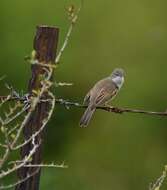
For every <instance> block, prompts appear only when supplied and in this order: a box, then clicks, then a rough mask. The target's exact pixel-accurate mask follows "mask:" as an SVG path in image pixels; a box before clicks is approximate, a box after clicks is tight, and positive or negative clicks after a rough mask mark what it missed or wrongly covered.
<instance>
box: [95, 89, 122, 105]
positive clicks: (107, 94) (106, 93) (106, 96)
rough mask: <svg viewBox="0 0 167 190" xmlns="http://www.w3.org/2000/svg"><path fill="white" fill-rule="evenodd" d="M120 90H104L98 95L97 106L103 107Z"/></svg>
mask: <svg viewBox="0 0 167 190" xmlns="http://www.w3.org/2000/svg"><path fill="white" fill-rule="evenodd" d="M117 91H118V89H117V88H112V89H108V88H105V87H104V88H102V89H101V91H100V92H99V93H98V94H97V96H96V98H95V104H96V105H103V104H104V103H106V102H107V101H109V100H110V99H111V98H112V97H114V96H115V95H116V94H117Z"/></svg>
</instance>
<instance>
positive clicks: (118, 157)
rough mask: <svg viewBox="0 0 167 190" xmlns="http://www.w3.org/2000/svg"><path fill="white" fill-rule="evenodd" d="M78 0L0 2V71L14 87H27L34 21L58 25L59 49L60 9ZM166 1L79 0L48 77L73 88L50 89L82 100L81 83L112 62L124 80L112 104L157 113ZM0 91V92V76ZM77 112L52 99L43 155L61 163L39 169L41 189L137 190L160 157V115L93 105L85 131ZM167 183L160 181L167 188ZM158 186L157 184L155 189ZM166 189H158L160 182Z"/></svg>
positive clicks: (165, 134)
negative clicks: (67, 36)
mask: <svg viewBox="0 0 167 190" xmlns="http://www.w3.org/2000/svg"><path fill="white" fill-rule="evenodd" d="M79 3H80V2H79V0H70V1H67V0H59V1H58V0H28V1H23V0H12V1H6V0H1V2H0V25H1V29H0V42H1V46H0V64H1V70H0V76H2V75H4V74H5V75H6V76H7V78H6V79H5V81H6V82H8V83H9V84H12V85H13V86H14V87H15V89H18V91H20V90H22V89H23V90H24V91H26V89H27V83H28V80H29V78H30V65H29V64H27V63H26V62H25V61H24V60H23V58H24V56H26V55H28V54H29V53H30V52H31V50H32V41H33V38H34V34H35V29H36V25H39V24H46V25H55V26H58V27H59V28H60V40H59V48H60V46H61V44H62V42H63V39H64V36H65V33H66V31H67V29H68V25H69V21H68V19H67V15H66V11H65V7H66V6H68V5H70V4H75V5H76V6H79ZM166 6H167V2H166V1H165V0H159V1H156V0H152V1H150V0H127V1H125V0H103V1H100V0H91V1H88V0H85V1H84V6H83V9H82V12H81V14H80V17H79V22H78V23H77V25H76V27H75V29H74V32H73V34H72V36H71V41H70V43H69V45H68V47H67V49H66V50H65V52H64V55H63V57H62V60H61V65H60V66H59V67H58V69H57V70H56V72H55V79H56V80H57V81H61V82H64V81H65V82H72V83H74V85H73V86H72V87H61V88H56V89H55V92H54V93H55V94H56V95H57V96H58V97H60V98H64V99H69V100H73V101H78V102H82V100H83V97H84V95H85V94H86V93H87V91H88V89H89V88H90V87H91V86H92V85H93V84H94V83H95V82H96V81H97V80H99V79H101V78H103V77H105V76H107V75H109V74H110V73H111V72H112V70H113V69H114V68H115V67H122V68H123V69H124V70H125V72H126V76H125V85H124V86H123V88H122V89H121V92H120V93H119V94H118V96H117V98H116V99H115V100H114V101H113V105H116V106H122V107H130V108H141V109H146V110H155V111H158V110H159V111H161V110H162V111H163V110H165V109H166V108H167V88H166V83H167V74H166V70H167V64H166V60H167V53H166V51H167V23H166V17H167V12H166ZM0 87H1V93H2V94H5V93H6V91H5V88H4V85H3V82H1V83H0ZM83 111H84V110H82V109H78V108H71V109H70V110H67V109H65V108H64V107H62V106H59V105H57V106H56V109H55V112H54V115H53V117H52V120H51V121H50V122H49V124H48V126H47V132H46V135H45V147H44V161H47V162H49V161H53V160H54V161H56V162H57V163H61V162H62V161H65V163H66V164H67V165H68V166H69V168H68V169H43V170H42V177H41V186H40V187H41V188H40V189H41V190H46V189H48V188H51V189H59V190H65V189H68V190H78V189H79V190H108V189H115V190H132V189H136V190H141V189H148V185H149V183H150V182H151V181H153V180H155V179H156V177H158V176H160V174H161V171H162V169H163V166H164V165H165V164H166V163H167V153H166V146H167V140H166V139H167V125H166V121H167V119H166V118H164V117H158V116H146V115H141V114H138V115H137V114H136V115H135V114H123V115H118V114H114V113H107V112H104V111H99V110H98V111H97V112H96V113H95V115H94V118H93V119H92V121H91V123H90V125H89V127H88V128H86V129H82V128H79V126H78V122H79V119H80V117H81V115H82V113H83ZM166 187H167V186H166ZM162 189H163V188H162ZM164 189H165V187H164Z"/></svg>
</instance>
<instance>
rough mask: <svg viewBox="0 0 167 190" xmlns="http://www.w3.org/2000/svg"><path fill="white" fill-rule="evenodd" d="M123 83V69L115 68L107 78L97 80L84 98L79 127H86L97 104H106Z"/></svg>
mask: <svg viewBox="0 0 167 190" xmlns="http://www.w3.org/2000/svg"><path fill="white" fill-rule="evenodd" d="M123 83H124V70H123V69H121V68H116V69H114V71H113V72H112V73H111V75H110V76H109V77H107V78H104V79H102V80H100V81H98V82H97V83H96V84H95V85H94V86H93V88H92V89H91V90H90V91H89V92H88V93H87V95H86V96H85V98H84V102H83V104H84V105H88V107H87V109H86V110H85V112H84V114H83V116H82V117H81V120H80V123H79V124H80V126H81V127H87V126H88V124H89V121H90V119H91V118H92V115H93V113H94V112H95V110H96V107H97V106H102V105H106V104H107V103H108V102H109V101H110V100H112V99H113V98H114V97H115V96H116V94H117V93H118V91H119V90H120V88H121V87H122V85H123Z"/></svg>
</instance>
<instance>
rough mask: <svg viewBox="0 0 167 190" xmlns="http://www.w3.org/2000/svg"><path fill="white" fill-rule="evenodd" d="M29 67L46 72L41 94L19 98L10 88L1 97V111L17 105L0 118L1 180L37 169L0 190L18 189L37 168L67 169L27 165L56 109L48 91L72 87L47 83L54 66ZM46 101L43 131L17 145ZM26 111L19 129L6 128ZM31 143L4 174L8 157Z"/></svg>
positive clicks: (72, 15)
mask: <svg viewBox="0 0 167 190" xmlns="http://www.w3.org/2000/svg"><path fill="white" fill-rule="evenodd" d="M81 6H82V5H81ZM81 6H80V7H79V9H78V10H77V12H76V13H74V12H72V13H70V16H71V24H70V26H69V29H68V32H67V34H66V37H65V40H64V43H63V45H62V47H61V48H60V51H59V53H58V55H57V57H56V59H55V63H59V61H60V58H61V56H62V54H63V52H64V50H65V48H66V46H67V44H68V41H69V38H70V36H71V33H72V30H73V27H74V24H75V23H76V21H77V19H78V14H79V12H80V10H81ZM30 63H31V64H36V65H40V66H43V69H44V70H45V71H46V72H47V76H45V78H44V79H43V80H41V88H40V90H39V91H38V92H33V95H31V96H30V95H27V94H26V95H23V96H21V95H20V94H18V93H17V92H16V91H14V90H13V89H12V88H9V89H10V90H11V91H12V92H11V94H10V95H8V96H0V107H2V106H3V105H4V104H5V103H7V102H9V101H14V102H15V101H16V104H15V107H13V108H11V107H10V110H9V112H8V113H6V114H5V116H6V118H5V119H2V118H0V124H1V126H0V128H1V129H3V133H4V135H5V139H6V140H5V143H6V144H3V143H0V146H1V147H2V148H5V153H4V155H3V157H2V158H1V159H0V178H3V177H5V176H8V175H9V174H11V173H13V172H15V171H17V170H18V169H19V168H21V167H35V168H37V170H35V171H34V172H32V173H30V174H27V176H26V177H25V178H23V179H20V180H18V181H17V182H15V183H13V184H9V185H2V184H0V189H8V188H12V187H15V186H17V185H18V184H21V183H23V182H25V181H26V180H28V179H29V178H30V177H32V176H34V175H35V174H36V173H38V172H39V168H41V167H53V168H55V167H58V168H66V167H67V166H66V165H64V163H63V164H61V165H58V164H54V163H51V164H30V163H29V160H30V159H31V158H32V155H33V154H34V153H35V152H36V149H37V148H38V147H39V144H35V137H36V136H37V135H38V134H40V133H41V131H42V130H43V129H44V127H45V126H46V124H47V123H48V121H49V120H50V118H51V116H52V113H53V110H54V108H55V102H56V101H55V96H54V95H53V94H52V92H51V91H50V87H51V86H53V85H54V86H56V87H57V86H64V85H68V86H69V85H71V84H70V83H55V84H54V83H52V82H51V81H50V79H51V76H52V73H53V69H55V68H56V65H53V64H52V63H50V64H48V65H43V63H40V62H38V60H34V59H33V57H32V59H31V60H30ZM45 92H47V93H48V95H49V99H48V100H46V99H44V100H43V99H42V98H43V94H44V93H45ZM46 101H48V102H49V104H50V110H49V111H48V113H47V116H46V118H45V119H44V120H43V121H42V127H41V128H40V129H39V130H37V131H36V132H34V134H32V136H31V137H30V138H29V139H26V140H25V141H24V142H23V143H21V144H19V145H17V143H18V140H19V138H20V137H21V134H22V131H23V129H24V127H25V125H26V124H27V122H28V121H29V119H30V117H31V115H32V114H33V113H34V110H35V109H36V107H37V105H38V104H39V103H41V102H46ZM19 102H21V108H20V111H18V112H17V108H18V107H20V103H19ZM26 111H27V113H26V115H25V117H24V119H23V121H22V123H21V124H20V125H18V124H16V125H15V126H14V127H13V128H12V129H10V128H7V127H6V126H7V125H9V124H11V123H12V122H13V121H14V120H15V119H17V118H18V117H19V116H21V115H22V114H23V113H25V112H26ZM15 112H16V113H15ZM13 133H15V135H13ZM10 135H13V139H12V140H11V141H10V140H9V137H10ZM30 142H31V143H32V145H33V147H32V149H31V150H30V152H29V154H28V155H27V156H26V157H25V158H24V159H22V160H21V161H20V162H15V164H14V165H13V167H11V168H7V170H6V171H4V170H2V167H3V166H4V164H5V163H6V161H7V160H8V157H9V155H10V153H11V152H12V151H15V150H17V149H20V148H22V147H23V146H25V145H26V144H27V143H30Z"/></svg>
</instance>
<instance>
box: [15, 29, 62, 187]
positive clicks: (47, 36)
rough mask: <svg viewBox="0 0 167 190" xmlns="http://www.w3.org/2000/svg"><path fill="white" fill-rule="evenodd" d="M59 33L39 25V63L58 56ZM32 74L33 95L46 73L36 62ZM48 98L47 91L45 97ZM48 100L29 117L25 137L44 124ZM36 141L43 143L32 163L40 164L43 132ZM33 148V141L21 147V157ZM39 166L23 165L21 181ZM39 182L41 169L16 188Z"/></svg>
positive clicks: (30, 85) (19, 172)
mask: <svg viewBox="0 0 167 190" xmlns="http://www.w3.org/2000/svg"><path fill="white" fill-rule="evenodd" d="M58 34H59V29H58V28H55V27H49V26H38V27H37V31H36V35H35V38H34V50H35V52H36V53H35V59H36V60H38V62H39V63H42V64H49V63H54V61H55V58H56V50H57V44H58ZM31 70H32V76H31V79H30V81H29V85H28V92H29V94H30V95H31V94H32V93H33V91H34V90H38V89H39V88H40V86H41V83H40V80H39V77H41V75H44V74H45V71H44V69H43V68H42V66H40V65H37V64H34V65H32V66H31ZM44 98H47V93H46V94H45V97H44ZM48 104H49V103H48V102H45V103H44V102H43V103H39V104H38V106H37V107H36V109H35V111H34V114H33V115H32V116H31V118H30V119H29V122H28V123H27V124H26V126H25V128H24V131H23V136H24V139H25V140H26V139H29V138H30V137H31V136H32V134H34V133H35V131H38V130H39V129H40V127H41V126H42V121H43V119H44V118H45V116H46V114H47V110H48V108H49V105H48ZM35 141H36V143H41V145H40V147H39V148H38V150H37V151H36V152H35V154H34V156H33V158H32V161H31V164H33V165H34V164H40V163H41V161H42V144H43V132H42V133H40V134H39V135H38V136H37V137H36V138H35ZM31 149H32V144H31V142H30V143H28V144H26V145H25V146H24V147H22V149H21V159H23V158H24V157H25V156H26V155H28V154H29V152H30V150H31ZM36 169H37V168H28V167H22V168H21V169H20V170H19V171H18V178H19V180H20V181H21V180H22V179H24V178H25V177H26V176H27V174H31V173H33V172H34V171H35V170H36ZM39 182H40V169H39V171H38V172H37V173H36V174H35V175H33V176H32V177H30V178H29V179H28V180H26V181H25V182H22V183H21V184H19V185H18V186H17V187H16V190H38V189H39Z"/></svg>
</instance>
